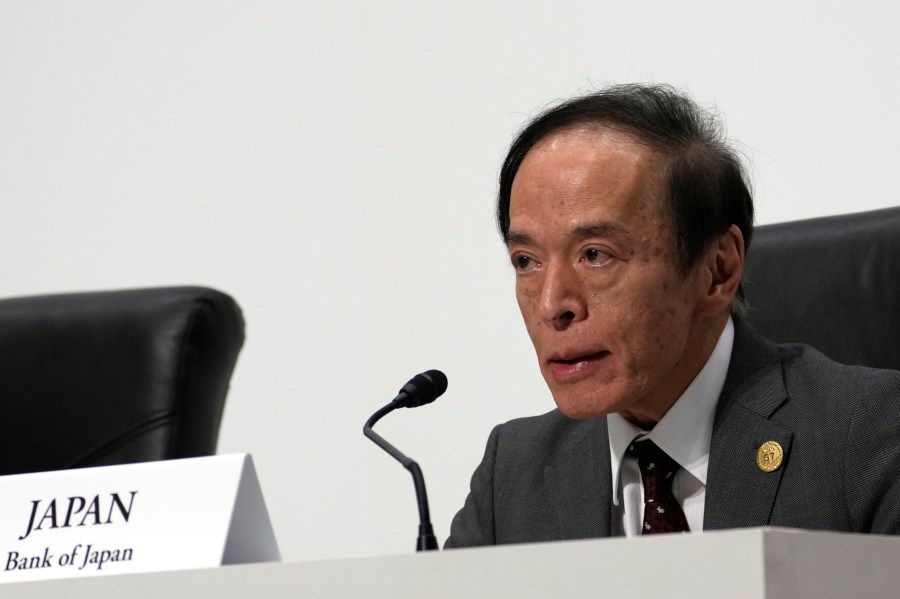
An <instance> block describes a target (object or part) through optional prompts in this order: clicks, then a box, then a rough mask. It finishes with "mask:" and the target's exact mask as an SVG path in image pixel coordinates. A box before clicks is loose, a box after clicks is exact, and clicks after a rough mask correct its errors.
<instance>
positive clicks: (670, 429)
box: [606, 317, 734, 504]
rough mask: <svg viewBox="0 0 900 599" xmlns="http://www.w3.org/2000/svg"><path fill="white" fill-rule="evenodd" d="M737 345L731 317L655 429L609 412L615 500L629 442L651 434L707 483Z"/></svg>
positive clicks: (617, 500) (668, 452)
mask: <svg viewBox="0 0 900 599" xmlns="http://www.w3.org/2000/svg"><path fill="white" fill-rule="evenodd" d="M733 345H734V323H733V322H732V320H731V318H730V317H729V319H728V322H727V323H726V324H725V329H724V330H723V331H722V334H721V335H719V341H718V342H717V343H716V347H715V348H714V349H713V351H712V353H711V354H710V356H709V358H708V359H707V360H706V364H704V366H703V368H702V369H701V370H700V372H699V373H698V374H697V376H696V377H694V380H693V381H691V384H690V385H688V388H687V389H685V390H684V393H682V394H681V397H679V398H678V400H677V401H676V402H675V403H674V404H673V405H672V407H671V408H669V411H668V412H666V414H665V415H664V416H663V417H662V419H661V420H660V421H659V422H657V423H656V426H654V427H653V430H651V431H649V432H648V431H645V430H643V429H641V428H640V427H637V426H635V425H634V424H632V423H631V422H629V421H628V420H625V419H624V418H623V417H622V416H620V415H619V414H616V413H613V414H608V415H607V416H606V421H607V428H608V430H609V453H610V459H611V466H612V485H613V503H615V504H618V503H619V497H618V494H619V471H620V469H621V464H622V460H623V459H624V457H625V452H626V451H627V450H628V445H629V444H630V443H631V442H632V441H633V440H634V439H635V438H636V437H647V438H649V439H650V440H651V441H653V442H654V443H656V444H657V445H658V446H659V447H660V449H662V450H663V451H665V452H666V453H667V454H669V456H671V457H672V459H673V460H675V461H676V462H678V465H679V466H681V467H682V468H684V469H685V470H686V471H688V472H690V473H691V474H692V475H693V476H695V477H696V478H697V479H698V480H699V481H700V482H701V483H702V484H703V486H706V470H707V467H708V465H709V443H710V439H711V438H712V426H713V417H714V416H715V411H716V403H717V402H718V399H719V395H720V394H721V393H722V387H723V386H724V385H725V375H726V374H727V373H728V364H729V363H730V362H731V349H732V346H733Z"/></svg>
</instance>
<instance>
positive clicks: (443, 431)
mask: <svg viewBox="0 0 900 599" xmlns="http://www.w3.org/2000/svg"><path fill="white" fill-rule="evenodd" d="M898 18H900V9H898V8H897V7H896V5H892V4H888V3H876V2H856V3H849V4H848V3H821V2H812V1H808V0H806V1H795V2H774V1H768V0H762V1H759V2H722V1H721V0H717V1H698V2H691V3H673V2H668V1H666V0H650V1H649V2H640V3H636V2H625V1H621V2H611V1H607V2H590V1H588V0H569V1H560V0H555V1H554V2H530V3H522V2H518V1H513V0H496V1H494V2H473V1H458V2H453V3H449V2H448V3H441V4H437V3H424V2H413V1H408V2H400V1H384V2H366V1H363V0H344V1H332V2H311V1H307V2H286V1H268V2H265V1H255V2H240V1H235V0H228V1H222V0H216V1H213V0H202V1H196V0H195V1H158V0H157V1H154V2H134V1H123V0H109V1H82V2H68V1H64V0H58V1H27V2H26V1H25V0H20V1H11V0H2V1H0V257H2V258H0V296H3V297H6V296H18V295H26V294H35V293H44V292H59V291H74V290H93V289H112V288H126V287H141V286H155V285H172V284H203V285H209V286H213V287H217V288H219V289H222V290H224V291H227V292H229V293H231V294H232V295H233V296H234V297H235V298H236V299H237V300H238V302H239V303H240V304H241V306H242V307H243V310H244V314H245V317H246V320H247V342H246V345H245V346H244V350H243V353H242V354H241V357H240V360H239V362H238V366H237V370H236V372H235V375H234V378H233V382H232V389H231V393H230V395H229V398H228V403H227V408H226V413H225V418H224V421H223V426H222V433H221V438H220V444H219V451H220V453H233V452H250V453H252V454H253V456H254V459H255V462H256V465H257V469H258V471H259V475H260V478H261V482H262V485H263V490H264V493H265V495H266V498H267V503H268V506H269V510H270V514H271V517H272V520H273V524H274V526H275V529H276V534H277V536H278V539H279V542H280V545H281V548H282V553H283V555H284V557H285V559H313V558H315V559H318V558H331V557H344V556H355V555H373V554H385V553H398V552H408V551H412V549H413V546H414V542H415V537H416V523H417V522H416V510H415V500H414V496H413V488H412V484H411V479H410V477H409V475H408V473H407V472H406V471H405V470H403V469H402V467H401V466H400V465H399V464H397V463H395V462H394V461H393V460H391V458H389V457H388V456H387V455H386V454H383V453H382V452H381V451H380V450H378V449H377V448H376V447H375V446H374V445H372V444H371V443H370V442H369V441H368V440H366V439H365V438H364V437H363V436H362V433H361V427H362V424H363V422H364V421H365V420H366V418H367V417H368V416H369V415H370V414H371V413H372V412H374V411H375V410H376V409H377V408H379V407H381V406H382V405H383V404H384V403H386V402H388V401H389V400H390V399H391V398H393V396H394V394H395V393H396V391H397V389H398V388H399V387H400V386H401V385H402V384H403V383H404V382H405V381H406V380H407V379H408V378H409V377H411V376H412V375H413V374H415V373H417V372H419V371H421V370H425V369H428V368H441V369H443V370H444V371H445V372H446V373H447V374H448V376H449V378H450V388H449V391H448V392H447V394H446V396H445V397H444V398H442V399H441V400H439V401H438V402H437V403H435V404H433V405H431V406H428V407H427V408H423V409H421V410H417V411H415V412H411V411H407V410H404V411H403V412H401V413H396V414H393V415H391V416H389V417H388V418H387V419H385V420H384V421H382V423H381V424H379V428H378V430H379V431H380V432H381V433H382V434H383V435H385V436H386V437H387V438H389V439H390V440H391V441H392V442H393V443H394V444H395V445H397V446H398V447H399V448H400V449H402V450H404V451H406V452H407V453H409V454H410V455H412V456H413V457H414V458H416V459H417V460H418V461H419V463H420V464H421V465H422V467H423V469H424V472H425V476H426V480H427V482H428V485H429V486H428V489H429V495H430V499H431V506H432V513H433V520H434V524H435V528H436V532H437V534H438V536H439V537H440V538H441V540H443V538H445V537H446V535H447V534H448V532H449V522H450V518H451V516H452V514H453V513H454V512H455V510H456V509H458V508H459V507H460V506H461V505H462V502H463V499H464V497H465V494H466V492H467V489H468V479H469V476H470V475H471V472H472V470H473V469H474V467H475V466H476V465H477V463H478V461H479V459H480V457H481V453H482V451H483V447H484V442H485V440H486V438H487V434H488V432H489V430H490V428H491V427H492V426H493V425H494V424H496V423H498V422H501V421H505V420H508V419H510V418H513V417H516V416H521V415H528V414H535V413H540V412H543V411H546V410H549V409H550V408H551V407H552V405H553V404H552V400H551V398H550V396H549V393H548V392H547V391H546V389H545V387H544V384H543V381H542V380H541V378H540V375H539V373H538V371H537V367H536V364H535V360H534V358H533V355H532V350H531V347H530V344H529V342H528V340H527V337H526V335H525V333H524V329H523V327H522V325H521V323H520V322H519V316H518V313H517V308H516V306H515V301H514V298H513V289H512V285H513V281H512V273H511V270H510V268H509V267H508V266H507V261H506V257H505V254H504V251H503V247H502V245H501V243H500V241H499V239H498V236H497V234H496V233H495V230H494V223H493V194H494V192H495V189H496V187H495V178H496V173H497V169H498V165H499V162H500V160H501V159H502V156H503V152H504V150H505V147H506V145H507V144H508V143H509V141H510V139H511V137H512V135H513V134H514V132H515V131H516V130H517V129H518V128H519V127H520V125H521V124H522V123H523V121H524V120H525V119H526V118H527V117H528V115H530V114H533V113H534V112H535V111H536V110H537V109H539V108H540V107H542V106H544V105H546V104H547V103H549V102H551V101H553V100H555V99H558V98H562V97H565V96H567V95H570V94H572V93H576V92H579V91H584V90H586V89H589V88H591V87H592V86H595V85H598V84H601V83H603V82H611V81H615V82H626V81H658V82H668V83H672V84H675V85H677V86H679V87H681V88H683V89H686V90H688V91H689V92H691V93H692V94H693V95H694V96H695V97H696V98H697V99H698V100H699V101H700V102H701V103H704V104H714V105H716V106H718V108H719V109H720V110H721V112H722V113H723V114H724V115H725V117H726V120H727V122H728V125H729V131H730V133H731V135H732V137H734V138H736V139H737V140H740V142H741V148H742V150H743V151H744V152H745V153H746V154H747V156H748V158H749V159H750V161H751V162H752V165H753V169H754V173H755V174H754V180H755V183H756V191H757V194H756V196H757V209H758V222H760V223H769V222H776V221H782V220H791V219H796V218H804V217H811V216H817V215H825V214H835V213H842V212H854V211H860V210H867V209H874V208H879V207H885V206H890V205H893V204H896V203H897V199H898V198H897V193H896V192H895V191H894V190H893V188H892V185H891V183H890V181H891V180H893V176H892V174H891V173H893V172H894V169H893V167H894V163H895V162H896V160H897V159H898V157H900V150H898V149H897V147H896V145H897V144H896V139H898V136H900V116H898V112H897V109H896V106H898V105H900V86H898V83H897V76H896V73H897V72H898V68H897V57H898V56H900V38H898V36H896V34H895V26H896V23H897V22H898Z"/></svg>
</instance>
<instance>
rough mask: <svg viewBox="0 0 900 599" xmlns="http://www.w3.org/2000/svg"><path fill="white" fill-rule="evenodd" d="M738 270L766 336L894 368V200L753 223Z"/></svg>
mask: <svg viewBox="0 0 900 599" xmlns="http://www.w3.org/2000/svg"><path fill="white" fill-rule="evenodd" d="M744 273H745V276H744V280H745V288H746V292H747V298H748V300H749V302H750V312H749V314H748V318H749V321H750V323H751V324H752V325H753V326H754V327H755V328H756V330H757V331H759V332H760V333H762V334H763V335H765V336H766V337H768V338H769V339H771V340H772V341H778V342H802V343H807V344H809V345H812V346H813V347H816V348H817V349H819V350H820V351H822V352H823V353H824V354H826V355H828V356H829V357H831V358H833V359H835V360H837V361H838V362H843V363H845V364H861V365H864V366H874V367H878V368H892V369H895V370H900V208H887V209H883V210H874V211H871V212H861V213H857V214H847V215H842V216H829V217H824V218H814V219H809V220H802V221H796V222H788V223H780V224H775V225H765V226H761V227H757V228H756V230H755V231H754V234H753V242H752V244H751V246H750V250H749V252H748V254H747V265H746V269H745V271H744Z"/></svg>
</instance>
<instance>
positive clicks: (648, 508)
mask: <svg viewBox="0 0 900 599" xmlns="http://www.w3.org/2000/svg"><path fill="white" fill-rule="evenodd" d="M628 451H629V453H631V455H633V456H634V457H635V459H637V463H638V467H639V468H640V469H641V482H643V484H644V521H643V523H642V525H641V534H644V535H653V534H660V533H664V532H689V531H690V530H691V529H690V527H689V526H688V523H687V518H685V517H684V510H682V509H681V506H680V505H679V504H678V500H677V499H675V496H674V495H672V481H674V480H675V473H676V472H677V471H678V468H679V466H678V463H677V462H676V461H675V460H673V459H672V458H670V457H669V456H668V455H667V454H666V453H665V452H664V451H663V450H662V449H660V448H659V447H657V446H656V443H654V442H653V441H649V440H644V441H634V442H632V444H631V446H630V447H629V448H628Z"/></svg>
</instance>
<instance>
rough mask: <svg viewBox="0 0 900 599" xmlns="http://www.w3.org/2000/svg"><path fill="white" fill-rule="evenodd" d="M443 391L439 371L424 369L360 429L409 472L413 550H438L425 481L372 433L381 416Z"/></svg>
mask: <svg viewBox="0 0 900 599" xmlns="http://www.w3.org/2000/svg"><path fill="white" fill-rule="evenodd" d="M446 390H447V377H446V375H444V373H443V372H441V371H440V370H428V371H425V372H423V373H421V374H417V375H416V376H414V377H413V378H411V379H410V380H409V381H408V382H407V383H406V384H405V385H403V386H402V387H401V388H400V392H399V393H398V394H397V397H395V398H394V399H393V400H391V403H389V404H388V405H386V406H384V407H383V408H381V409H380V410H378V411H377V412H375V413H374V414H372V417H371V418H369V419H368V420H367V421H366V424H365V425H364V426H363V434H364V435H365V436H367V437H368V438H369V439H371V440H372V441H373V442H374V443H375V444H376V445H378V447H380V448H382V449H383V450H385V451H386V452H388V453H389V454H391V456H392V457H393V458H394V459H395V460H397V461H398V462H400V463H401V464H402V465H403V467H404V468H406V469H407V470H409V473H410V474H411V475H412V478H413V485H414V486H415V488H416V501H417V502H418V504H419V537H418V539H417V541H416V551H427V550H434V549H437V548H438V544H437V539H436V538H435V536H434V530H433V529H432V527H431V516H430V515H429V510H428V494H427V492H426V491H425V478H424V477H423V476H422V469H421V468H419V465H418V464H417V463H416V462H415V461H413V460H411V459H410V458H408V457H407V456H406V455H404V454H403V452H401V451H400V450H399V449H397V448H396V447H394V446H393V445H391V444H390V443H388V442H387V441H386V440H385V439H384V438H383V437H382V436H381V435H379V434H378V433H376V432H375V431H373V430H372V427H373V426H375V423H376V422H378V421H379V420H381V418H382V417H383V416H385V415H386V414H389V413H390V412H393V411H394V410H396V409H397V408H418V407H419V406H424V405H425V404H429V403H431V402H433V401H434V400H435V399H437V398H438V397H440V396H441V395H443V393H444V391H446Z"/></svg>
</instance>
